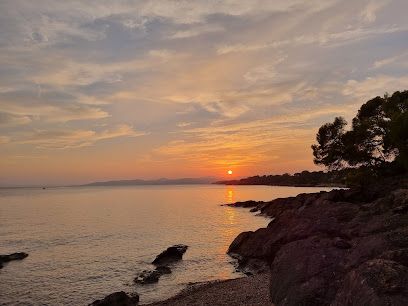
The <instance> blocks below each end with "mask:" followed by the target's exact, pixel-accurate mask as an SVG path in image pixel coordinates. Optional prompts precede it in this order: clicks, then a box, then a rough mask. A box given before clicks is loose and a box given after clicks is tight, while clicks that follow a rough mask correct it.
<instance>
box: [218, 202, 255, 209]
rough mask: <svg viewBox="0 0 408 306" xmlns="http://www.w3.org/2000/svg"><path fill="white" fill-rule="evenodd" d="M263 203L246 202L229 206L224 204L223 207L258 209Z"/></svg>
mask: <svg viewBox="0 0 408 306" xmlns="http://www.w3.org/2000/svg"><path fill="white" fill-rule="evenodd" d="M260 203H262V202H261V201H244V202H235V203H229V204H222V205H221V206H231V207H243V208H251V207H256V206H258V204H260Z"/></svg>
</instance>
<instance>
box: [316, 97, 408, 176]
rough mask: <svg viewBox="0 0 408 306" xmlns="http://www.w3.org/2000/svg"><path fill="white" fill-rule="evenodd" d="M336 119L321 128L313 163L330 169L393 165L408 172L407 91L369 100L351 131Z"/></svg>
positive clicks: (355, 118)
mask: <svg viewBox="0 0 408 306" xmlns="http://www.w3.org/2000/svg"><path fill="white" fill-rule="evenodd" d="M346 124H347V123H346V121H345V120H344V119H343V118H341V117H336V118H335V120H334V122H333V123H326V124H324V125H323V126H322V127H320V129H319V131H318V133H317V135H316V140H317V144H314V145H312V150H313V155H314V162H315V163H316V164H320V165H325V166H326V167H328V168H329V169H341V168H347V167H360V166H363V167H369V168H372V169H374V168H381V167H383V166H384V165H386V164H387V163H391V162H394V163H395V164H398V165H399V167H402V168H403V169H405V171H406V170H408V91H403V92H399V91H397V92H395V93H394V94H393V95H392V96H389V95H385V96H384V97H383V98H382V97H376V98H374V99H371V100H369V101H367V102H366V103H365V104H363V105H362V106H361V108H360V109H359V111H358V113H357V115H356V117H354V118H353V121H352V127H351V130H349V131H345V129H344V128H345V126H346Z"/></svg>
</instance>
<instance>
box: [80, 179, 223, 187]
mask: <svg viewBox="0 0 408 306" xmlns="http://www.w3.org/2000/svg"><path fill="white" fill-rule="evenodd" d="M214 180H215V179H214V178H211V177H197V178H179V179H167V178H161V179H157V180H141V179H135V180H119V181H106V182H94V183H89V184H85V185H81V186H134V185H192V184H210V183H213V182H214Z"/></svg>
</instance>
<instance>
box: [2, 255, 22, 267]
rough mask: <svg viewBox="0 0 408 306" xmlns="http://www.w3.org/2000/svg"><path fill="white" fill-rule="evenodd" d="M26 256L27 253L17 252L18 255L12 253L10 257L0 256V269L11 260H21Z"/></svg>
mask: <svg viewBox="0 0 408 306" xmlns="http://www.w3.org/2000/svg"><path fill="white" fill-rule="evenodd" d="M27 256H28V254H27V253H24V252H18V253H13V254H10V255H0V269H1V268H3V263H6V262H9V261H12V260H22V259H24V258H26V257H27Z"/></svg>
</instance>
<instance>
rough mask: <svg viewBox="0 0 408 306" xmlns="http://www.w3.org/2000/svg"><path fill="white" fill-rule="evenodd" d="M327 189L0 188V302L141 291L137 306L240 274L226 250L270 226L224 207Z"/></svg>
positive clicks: (69, 301)
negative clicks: (157, 268)
mask: <svg viewBox="0 0 408 306" xmlns="http://www.w3.org/2000/svg"><path fill="white" fill-rule="evenodd" d="M330 189H331V188H322V187H319V188H312V187H274V186H224V185H210V184H209V185H162V186H115V187H106V186H103V187H56V188H47V189H42V188H10V189H0V254H9V253H13V252H26V253H28V254H29V256H28V257H27V258H26V259H24V260H22V261H13V262H10V263H8V264H5V266H4V268H3V269H0V305H88V304H89V303H92V302H93V301H94V300H96V299H101V298H103V297H105V296H106V295H108V294H110V293H113V292H116V291H125V292H127V293H129V294H131V293H135V292H137V293H138V294H139V295H140V304H146V303H151V302H155V301H159V300H163V299H166V298H168V297H170V296H173V295H175V294H177V293H178V292H180V291H181V290H182V289H184V288H186V287H187V286H188V285H190V284H193V283H197V282H206V281H212V280H223V279H231V278H238V277H243V275H242V274H241V273H239V272H237V271H235V267H234V260H233V259H232V258H231V257H229V256H228V255H227V254H226V251H227V249H228V247H229V245H230V243H231V242H232V241H233V240H234V238H235V237H236V236H237V235H238V234H239V233H241V232H243V231H251V230H252V231H253V230H256V229H258V228H260V227H265V226H267V224H268V222H269V220H268V219H267V218H265V217H261V216H256V215H255V214H252V213H250V212H249V211H248V210H247V209H244V208H232V207H227V206H221V204H225V203H232V202H236V201H245V200H263V201H269V200H272V199H276V198H280V197H288V196H295V195H297V194H300V193H310V192H318V191H321V190H330ZM175 244H186V245H188V246H189V248H188V250H187V252H186V253H185V254H184V257H183V260H181V261H180V262H177V263H174V264H172V265H171V269H172V273H171V274H167V275H163V276H162V277H161V278H160V280H159V282H158V283H156V284H150V285H136V284H135V283H134V282H133V280H134V278H135V277H136V275H137V274H138V273H139V272H141V271H142V270H146V269H152V268H153V267H152V265H151V264H150V263H151V262H152V260H153V259H154V258H155V257H156V256H157V255H158V254H159V253H160V252H162V251H163V250H165V249H166V248H167V247H169V246H172V245H175Z"/></svg>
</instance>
